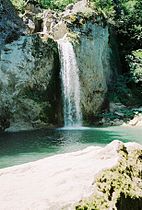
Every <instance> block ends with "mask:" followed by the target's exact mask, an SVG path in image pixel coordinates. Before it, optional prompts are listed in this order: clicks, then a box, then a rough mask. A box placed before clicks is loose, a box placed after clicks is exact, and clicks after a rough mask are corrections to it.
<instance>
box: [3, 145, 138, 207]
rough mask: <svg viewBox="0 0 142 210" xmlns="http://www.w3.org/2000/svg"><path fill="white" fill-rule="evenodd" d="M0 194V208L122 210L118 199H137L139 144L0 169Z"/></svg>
mask: <svg viewBox="0 0 142 210" xmlns="http://www.w3.org/2000/svg"><path fill="white" fill-rule="evenodd" d="M121 179H122V180H121ZM122 183H123V184H122ZM125 189H126V192H125ZM0 195H1V196H0V209H1V210H30V209H32V210H47V209H51V210H54V209H55V210H58V209H75V208H76V209H84V206H86V209H93V208H94V209H100V210H103V209H123V208H121V207H122V206H121V205H120V203H123V202H120V203H119V202H118V201H119V200H120V199H121V197H129V198H131V197H133V198H136V199H138V200H139V201H140V202H141V200H142V146H141V145H139V144H136V143H127V144H123V143H122V142H119V141H114V142H112V143H110V144H109V145H107V146H106V147H104V148H101V147H88V148H86V149H84V150H81V151H78V152H73V153H67V154H61V155H55V156H52V157H48V158H45V159H42V160H39V161H35V162H31V163H28V164H24V165H20V166H14V167H11V168H6V169H1V170H0ZM121 195H122V196H121ZM86 198H87V199H88V200H85V199H86ZM136 199H135V201H137V200H136ZM130 200H131V199H130ZM79 201H80V202H79ZM122 201H123V200H122ZM101 203H102V204H101ZM141 204H142V203H139V202H137V205H138V208H139V206H140V205H141ZM89 205H92V207H89ZM75 206H76V207H75ZM116 206H118V208H116ZM135 207H136V205H135ZM139 209H140V208H139ZM125 210H126V209H125ZM127 210H129V209H128V208H127ZM135 210H137V207H136V208H135Z"/></svg>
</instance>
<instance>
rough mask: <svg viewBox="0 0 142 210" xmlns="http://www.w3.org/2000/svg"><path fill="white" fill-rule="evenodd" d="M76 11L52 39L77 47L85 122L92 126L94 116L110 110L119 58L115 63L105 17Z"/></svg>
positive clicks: (63, 22)
mask: <svg viewBox="0 0 142 210" xmlns="http://www.w3.org/2000/svg"><path fill="white" fill-rule="evenodd" d="M75 9H76V10H77V9H78V12H77V11H76V10H75V12H74V10H71V11H70V12H66V13H64V15H63V17H62V18H63V20H62V22H59V23H58V24H57V26H55V27H54V28H53V36H54V38H55V39H59V38H63V37H64V36H65V38H66V37H68V39H70V40H71V42H72V43H73V45H74V50H75V53H76V59H77V63H78V67H79V71H80V72H79V76H80V86H81V88H80V91H81V109H82V113H83V119H84V120H85V122H86V121H88V122H89V123H93V122H94V120H95V115H96V114H97V113H99V112H101V111H102V109H104V108H105V109H107V107H108V101H107V91H108V85H109V84H110V83H111V81H112V79H114V77H115V75H116V72H117V69H118V65H117V64H118V62H117V58H116V60H114V56H113V53H115V52H114V49H113V47H112V43H111V34H110V31H109V28H108V25H107V24H106V21H105V19H104V17H103V16H98V15H97V14H96V13H94V11H92V10H91V9H89V8H88V9H87V8H86V9H85V8H84V7H82V8H80V7H79V8H76V7H75ZM60 31H62V33H60ZM115 55H116V53H115ZM116 57H117V56H116Z"/></svg>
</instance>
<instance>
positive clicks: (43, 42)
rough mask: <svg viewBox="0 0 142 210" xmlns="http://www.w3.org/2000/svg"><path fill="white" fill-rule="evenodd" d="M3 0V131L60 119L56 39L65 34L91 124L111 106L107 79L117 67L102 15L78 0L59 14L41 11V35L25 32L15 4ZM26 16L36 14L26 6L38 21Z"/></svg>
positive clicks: (0, 70)
mask: <svg viewBox="0 0 142 210" xmlns="http://www.w3.org/2000/svg"><path fill="white" fill-rule="evenodd" d="M6 2H7V3H6ZM0 3H1V8H0V13H1V14H2V19H1V21H0V28H1V31H2V33H1V35H0V44H1V58H0V91H1V95H0V129H1V130H4V129H5V128H7V127H9V126H10V125H11V126H12V124H13V123H14V126H16V125H17V124H18V126H20V127H19V128H20V129H21V128H26V129H27V128H31V127H36V126H38V125H44V124H46V125H51V124H52V125H54V126H55V125H58V126H59V124H61V123H62V116H61V115H62V110H61V89H60V76H59V69H60V62H59V58H58V49H57V44H56V42H55V41H54V40H57V39H60V38H63V37H64V36H66V37H68V39H70V41H71V42H72V43H73V46H74V50H75V53H76V58H77V62H78V67H79V70H80V72H79V77H80V85H81V109H82V113H83V119H84V121H85V122H86V121H88V122H89V123H93V122H94V120H95V115H96V114H97V113H99V112H100V111H101V110H102V109H103V108H104V107H105V108H107V100H106V95H107V89H108V83H110V82H111V79H112V77H113V76H114V74H115V72H116V69H117V67H116V63H115V62H114V63H113V62H112V55H113V51H112V48H111V46H110V45H111V43H110V33H109V29H108V26H107V24H106V21H105V19H104V17H103V16H99V15H98V14H96V13H95V12H94V11H92V10H91V9H90V8H88V7H87V8H86V6H84V4H82V6H81V7H80V6H78V5H80V2H79V4H78V3H77V4H76V5H74V6H73V5H71V6H68V8H67V10H66V11H65V12H63V13H60V14H56V13H55V12H52V11H48V10H44V11H42V10H40V23H42V24H41V25H39V27H38V29H40V30H41V31H38V34H39V35H35V34H32V35H24V34H23V33H24V31H25V26H24V24H23V22H22V20H21V19H20V18H19V17H18V16H17V14H16V12H15V10H14V8H13V7H12V5H11V3H10V2H9V1H8V0H7V1H5V2H3V1H2V0H1V1H0ZM8 11H9V12H8ZM28 14H32V15H33V17H34V16H36V17H37V16H38V14H37V12H36V13H35V14H34V10H33V11H32V12H30V10H27V12H26V13H25V17H24V16H23V20H24V18H25V19H26V21H27V22H29V21H32V23H33V25H34V18H33V19H32V20H31V19H29V21H28V20H27V18H28V17H29V16H28ZM30 17H31V16H30ZM35 25H36V23H35ZM27 27H29V29H30V26H29V25H27ZM32 33H35V32H32ZM36 33H37V32H36ZM40 37H41V38H40ZM49 37H52V39H51V38H49ZM112 63H113V65H112Z"/></svg>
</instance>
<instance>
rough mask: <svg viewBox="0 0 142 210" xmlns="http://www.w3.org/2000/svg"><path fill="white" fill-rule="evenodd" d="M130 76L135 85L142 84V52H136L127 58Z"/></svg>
mask: <svg viewBox="0 0 142 210" xmlns="http://www.w3.org/2000/svg"><path fill="white" fill-rule="evenodd" d="M127 61H128V63H129V67H130V74H131V77H132V79H133V81H134V82H135V83H140V82H142V50H136V51H133V52H132V53H131V55H128V56H127Z"/></svg>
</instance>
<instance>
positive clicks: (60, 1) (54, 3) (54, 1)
mask: <svg viewBox="0 0 142 210" xmlns="http://www.w3.org/2000/svg"><path fill="white" fill-rule="evenodd" d="M38 2H39V3H40V4H41V5H42V6H43V7H44V8H48V7H50V8H51V9H61V10H62V9H64V8H65V7H66V6H67V5H68V4H71V3H74V2H75V1H74V0H39V1H38Z"/></svg>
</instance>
